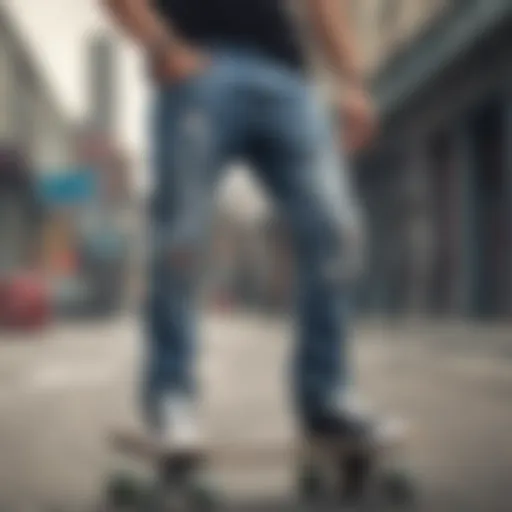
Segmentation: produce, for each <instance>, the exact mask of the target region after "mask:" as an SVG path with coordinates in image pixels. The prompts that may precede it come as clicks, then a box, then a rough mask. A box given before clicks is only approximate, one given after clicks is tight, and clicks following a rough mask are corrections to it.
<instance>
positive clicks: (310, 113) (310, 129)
mask: <svg viewBox="0 0 512 512" xmlns="http://www.w3.org/2000/svg"><path fill="white" fill-rule="evenodd" d="M262 73H264V70H262ZM270 83H272V86H270V85H269V88H268V90H267V91H265V93H266V102H267V108H265V109H263V108H260V109H259V111H260V117H259V125H258V129H257V131H256V133H255V136H254V143H253V158H254V160H255V162H256V166H257V169H258V172H259V174H260V175H261V176H262V178H263V180H264V182H265V183H266V184H267V186H268V187H269V189H270V190H271V192H272V193H273V194H274V195H275V196H276V199H277V203H278V205H279V206H281V207H282V209H283V213H284V214H285V217H286V219H287V221H288V222H289V225H290V228H291V229H292V232H293V235H294V240H295V249H296V254H297V265H298V311H297V313H298V321H299V325H298V340H297V343H298V346H297V354H296V361H295V368H294V388H295V390H294V394H295V400H296V406H297V412H298V414H299V419H300V421H301V423H302V424H303V426H304V427H305V428H306V429H308V428H314V427H311V425H313V424H314V423H315V421H316V420H317V419H319V418H323V417H324V416H326V415H329V414H331V412H332V410H333V405H334V402H335V401H336V400H338V397H339V396H340V394H343V393H344V392H346V391H347V388H348V386H349V384H350V380H351V376H350V373H351V363H350V362H349V360H348V351H349V346H348V337H349V318H348V317H349V307H350V304H349V296H350V287H351V283H352V281H353V276H354V272H355V270H356V268H355V267H354V264H355V263H360V258H361V257H362V254H361V253H360V251H359V253H357V252H358V250H359V249H360V248H361V247H360V246H359V244H358V242H360V235H361V231H360V225H359V217H358V213H357V208H356V204H355V200H354V196H353V193H352V191H351V187H350V185H349V180H348V175H347V169H346V168H345V164H344V163H343V162H342V161H341V159H340V158H339V156H338V154H337V153H338V151H337V149H336V141H335V136H334V133H333V130H332V127H331V126H330V123H329V118H328V115H327V113H326V112H324V111H323V108H322V106H321V104H320V102H317V101H316V98H315V97H314V94H313V93H312V91H311V90H310V89H309V87H308V86H307V85H306V83H304V82H302V81H301V79H300V77H295V76H294V75H292V74H286V73H283V74H282V77H281V78H280V79H279V80H276V79H275V77H274V80H273V81H272V82H270V81H269V84H270Z"/></svg>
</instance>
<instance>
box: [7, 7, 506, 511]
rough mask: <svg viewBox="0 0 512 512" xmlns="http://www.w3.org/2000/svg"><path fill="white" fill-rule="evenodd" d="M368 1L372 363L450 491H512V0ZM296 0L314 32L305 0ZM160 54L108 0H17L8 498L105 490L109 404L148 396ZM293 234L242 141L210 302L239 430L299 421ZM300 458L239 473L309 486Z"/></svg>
mask: <svg viewBox="0 0 512 512" xmlns="http://www.w3.org/2000/svg"><path fill="white" fill-rule="evenodd" d="M350 5H351V16H352V23H353V27H354V29H355V31H356V34H357V37H358V40H359V43H360V48H361V49H362V54H363V57H364V61H365V69H366V71H367V75H368V80H369V82H370V83H371V86H372V91H373V93H374V97H375V99H376V102H377V105H378V109H379V112H380V116H381V131H380V134H379V136H378V138H377V140H376V141H375V142H374V143H373V144H372V146H371V147H370V148H368V150H366V151H365V152H364V153H362V154H358V155H356V157H355V158H354V161H353V162H352V167H353V170H354V176H355V179H356V181H357V185H358V192H359V194H360V197H361V199H362V202H363V205H364V211H365V215H366V223H367V237H368V254H367V257H366V260H367V264H366V268H365V272H364V275H363V277H362V279H361V281H360V283H359V286H358V289H357V297H356V299H357V300H356V306H357V307H356V313H357V322H356V338H355V342H356V343H355V360H356V363H357V365H358V370H359V371H358V374H359V377H358V379H359V381H360V386H361V389H362V390H363V391H364V392H365V393H366V394H367V395H368V396H369V397H370V399H371V400H373V401H374V402H375V403H376V404H377V406H378V407H380V408H382V409H383V410H385V411H388V410H391V411H393V412H395V413H397V414H399V415H403V416H404V417H406V418H407V419H410V420H411V422H412V423H413V425H414V428H413V432H412V434H411V442H410V444H411V447H410V458H411V462H412V463H413V465H414V466H415V467H417V468H418V472H419V474H420V475H421V483H422V486H423V487H424V489H425V503H428V505H427V508H426V509H427V510H432V511H437V510H466V511H469V510H475V511H486V512H496V511H501V510H503V511H508V510H510V502H512V491H511V485H510V484H512V480H511V475H512V408H511V407H510V403H511V398H512V328H511V326H510V325H509V322H510V318H511V315H512V65H511V51H512V30H511V28H512V2H511V1H510V0H352V1H351V3H350ZM292 7H293V11H294V13H295V14H296V15H297V23H298V26H299V27H300V30H303V31H304V33H305V37H306V38H307V39H308V40H309V39H310V38H309V36H308V35H307V27H305V26H304V18H303V13H302V12H301V2H300V1H299V0H297V1H296V2H292ZM310 42H311V43H312V44H311V45H310V49H311V57H312V67H313V69H314V72H315V73H316V75H317V78H318V84H319V86H320V87H321V88H325V92H326V94H327V93H328V91H329V89H330V88H331V87H332V83H331V82H330V79H329V76H328V74H327V73H326V72H325V70H324V68H323V65H322V62H321V60H320V59H319V57H318V54H317V50H316V49H315V47H314V44H313V42H312V41H310ZM142 69H143V68H142V66H141V62H139V59H138V56H137V53H136V51H135V50H134V48H132V47H131V46H130V45H129V44H128V43H127V42H125V41H124V40H122V39H121V38H120V37H119V35H118V34H117V33H116V32H115V31H114V30H113V29H112V27H110V26H109V24H108V22H107V20H106V19H105V17H104V15H103V14H102V12H101V9H100V7H99V4H98V2H96V1H94V0H83V1H81V2H72V1H70V0H44V1H41V0H0V340H1V344H0V411H1V414H0V454H1V457H0V509H1V510H6V511H8V512H11V511H13V512H17V511H18V510H19V511H20V512H22V511H24V510H29V509H28V508H24V507H28V506H39V507H44V506H46V505H48V504H54V503H66V504H67V505H65V506H66V507H74V506H83V504H84V503H85V502H86V501H87V500H88V499H89V498H90V497H91V496H92V495H94V494H95V493H97V492H98V489H99V488H100V482H101V480H102V477H103V476H104V473H105V470H106V467H107V466H108V463H109V454H108V449H107V447H106V445H105V440H104V438H105V436H106V433H107V432H108V429H109V427H110V426H111V425H112V424H119V423H121V424H124V423H126V422H127V421H129V419H130V418H132V417H134V416H135V413H134V411H135V408H134V397H133V395H134V390H135V384H136V381H137V368H138V365H139V354H140V350H141V349H140V339H141V338H142V336H141V334H140V332H139V331H140V329H139V327H138V320H139V318H138V305H139V302H140V299H141V297H142V295H143V288H144V273H143V268H144V261H145V256H146V253H145V248H146V241H145V227H144V225H145V203H146V197H147V192H148V190H149V189H150V186H151V180H150V172H149V169H148V158H147V142H146V135H145V131H146V117H145V115H146V114H145V107H146V101H147V97H148V85H147V83H146V82H145V80H144V74H143V73H142ZM287 240H288V233H287V232H286V229H285V226H284V225H282V224H281V222H280V219H278V218H277V217H276V215H275V212H274V211H273V209H272V206H271V205H270V204H268V203H267V201H266V200H265V198H264V197H263V195H262V194H261V191H260V190H259V189H258V187H257V186H256V184H255V183H254V181H253V180H252V179H251V177H250V175H249V173H248V172H247V169H245V168H244V166H243V163H242V164H236V163H235V165H233V169H232V172H231V173H230V175H229V178H228V179H227V181H226V182H225V184H224V186H223V187H222V190H221V192H220V195H219V198H218V208H217V213H216V219H215V230H214V237H213V242H214V243H213V247H212V255H211V261H210V266H211V269H212V276H214V279H212V286H209V287H208V295H207V301H206V306H207V308H206V309H207V312H206V315H205V320H204V325H203V327H204V349H205V350H204V351H203V352H204V354H203V356H204V357H203V359H204V372H203V373H204V378H205V380H206V382H207V385H206V386H205V393H206V402H207V405H205V415H206V421H207V424H208V428H209V430H210V431H211V432H212V436H216V437H217V438H225V439H237V440H239V441H240V442H241V443H248V442H251V441H254V442H255V441H256V440H258V439H260V440H261V439H269V440H270V439H281V438H282V439H285V438H287V437H289V435H290V432H291V430H292V422H291V420H290V418H289V414H288V412H287V408H286V406H285V404H286V389H285V386H284V378H283V376H282V370H283V367H284V365H285V361H286V357H287V354H288V351H289V348H290V339H291V336H290V334H291V333H290V332H289V331H290V325H289V321H288V320H289V314H288V313H289V312H290V307H291V300H290V297H291V283H292V280H293V272H292V256H291V253H290V251H289V245H288V243H287ZM249 409H250V412H248V411H249ZM281 469H282V472H281V473H282V478H269V476H268V475H269V473H268V471H267V472H265V473H264V474H263V473H262V474H260V475H258V476H254V475H252V476H251V477H250V478H247V479H246V480H247V481H246V482H245V483H244V482H241V481H240V482H239V481H238V480H236V478H234V475H227V476H226V482H227V486H228V487H229V486H231V488H232V489H233V490H234V491H235V490H236V492H239V493H240V494H241V495H244V496H249V495H253V496H256V497H260V496H263V495H272V494H273V493H274V494H277V495H279V494H285V489H288V487H290V485H291V483H290V482H291V480H290V468H281ZM238 477H239V479H240V475H238ZM242 480H243V478H242ZM235 482H236V484H235ZM258 486H259V487H258ZM30 510H34V509H30ZM35 510H39V509H35ZM41 510H46V509H44V508H41ZM68 510H75V509H73V508H68Z"/></svg>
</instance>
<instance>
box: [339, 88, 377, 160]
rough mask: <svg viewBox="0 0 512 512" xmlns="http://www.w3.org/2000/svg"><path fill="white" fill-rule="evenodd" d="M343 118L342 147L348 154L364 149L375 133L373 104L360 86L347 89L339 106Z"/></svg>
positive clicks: (375, 123) (375, 118)
mask: <svg viewBox="0 0 512 512" xmlns="http://www.w3.org/2000/svg"><path fill="white" fill-rule="evenodd" d="M340 110H341V115H342V117H343V123H342V130H343V131H342V133H343V145H344V147H345V149H346V150H347V151H348V152H349V153H354V152H357V151H360V150H362V149H364V148H365V147H366V146H367V145H368V144H369V143H370V142H371V141H372V139H373V137H374V136H375V133H376V131H377V116H376V113H375V109H374V106H373V102H372V100H371V98H370V96H369V95H368V94H367V93H366V91H365V90H364V89H363V88H362V87H360V86H352V87H349V88H348V89H347V90H346V91H345V93H344V96H343V99H342V101H341V105H340Z"/></svg>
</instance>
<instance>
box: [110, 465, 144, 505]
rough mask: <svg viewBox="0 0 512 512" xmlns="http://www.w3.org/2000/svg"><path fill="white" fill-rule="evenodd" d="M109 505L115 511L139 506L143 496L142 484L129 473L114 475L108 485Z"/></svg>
mask: <svg viewBox="0 0 512 512" xmlns="http://www.w3.org/2000/svg"><path fill="white" fill-rule="evenodd" d="M106 492H107V503H108V506H109V507H113V508H114V510H115V509H118V508H133V507H135V506H137V504H138V503H139V502H140V500H141V497H142V495H143V488H142V485H141V483H140V482H139V481H138V480H137V479H136V478H135V477H134V476H133V475H131V474H129V473H118V474H116V475H114V476H113V477H112V478H111V479H110V481H109V482H108V485H107V491H106Z"/></svg>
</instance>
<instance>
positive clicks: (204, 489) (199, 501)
mask: <svg viewBox="0 0 512 512" xmlns="http://www.w3.org/2000/svg"><path fill="white" fill-rule="evenodd" d="M191 501H192V508H193V510H194V511H196V512H209V511H213V510H217V509H218V505H219V502H220V499H219V496H218V495H217V493H216V492H215V490H214V489H212V488H211V487H208V486H206V485H198V486H196V487H194V488H193V489H192V490H191Z"/></svg>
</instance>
